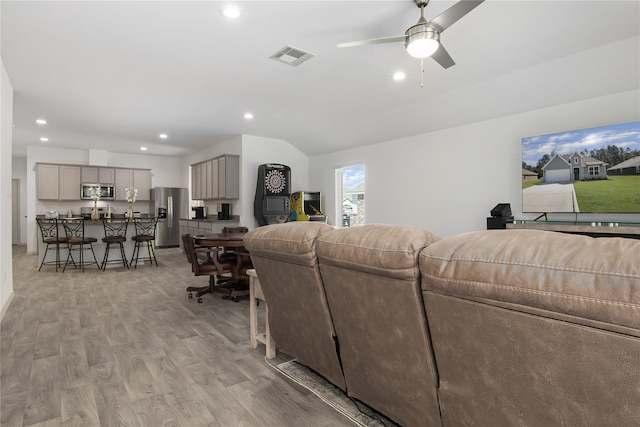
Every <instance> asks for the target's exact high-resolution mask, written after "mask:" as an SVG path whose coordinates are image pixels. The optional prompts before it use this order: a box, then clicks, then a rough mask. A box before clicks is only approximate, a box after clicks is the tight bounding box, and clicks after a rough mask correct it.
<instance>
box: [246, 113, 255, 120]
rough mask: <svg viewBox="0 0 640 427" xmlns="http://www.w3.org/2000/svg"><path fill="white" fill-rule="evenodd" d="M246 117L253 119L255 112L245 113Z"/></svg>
mask: <svg viewBox="0 0 640 427" xmlns="http://www.w3.org/2000/svg"><path fill="white" fill-rule="evenodd" d="M244 118H245V119H247V120H251V119H253V114H251V113H244Z"/></svg>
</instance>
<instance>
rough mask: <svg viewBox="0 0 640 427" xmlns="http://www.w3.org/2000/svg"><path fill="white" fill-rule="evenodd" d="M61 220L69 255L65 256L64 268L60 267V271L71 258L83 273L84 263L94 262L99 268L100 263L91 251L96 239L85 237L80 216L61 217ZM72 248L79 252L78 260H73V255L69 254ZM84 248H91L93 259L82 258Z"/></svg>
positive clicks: (65, 267)
mask: <svg viewBox="0 0 640 427" xmlns="http://www.w3.org/2000/svg"><path fill="white" fill-rule="evenodd" d="M61 222H62V226H63V227H64V232H65V234H66V236H67V247H68V248H69V255H68V256H67V261H66V262H65V263H64V268H63V269H62V271H63V272H64V271H65V270H66V269H67V265H69V259H71V261H72V262H73V265H74V266H75V267H76V268H77V267H78V266H79V267H80V268H82V272H83V273H84V267H85V266H86V265H91V264H95V265H96V266H97V267H98V268H100V264H99V263H98V259H97V258H96V254H95V252H94V251H93V243H95V242H97V241H98V239H96V238H95V237H86V236H85V235H84V220H83V219H81V218H74V219H62V220H61ZM73 250H77V251H78V252H79V261H78V262H75V261H74V258H73V256H72V255H71V251H73ZM85 250H91V254H92V255H93V261H85V260H84V251H85Z"/></svg>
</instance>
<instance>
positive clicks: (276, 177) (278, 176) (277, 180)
mask: <svg viewBox="0 0 640 427" xmlns="http://www.w3.org/2000/svg"><path fill="white" fill-rule="evenodd" d="M266 178H267V179H266V185H267V190H269V191H270V192H272V193H280V192H281V191H282V190H284V188H285V184H286V183H285V178H284V174H283V173H282V172H280V171H279V170H275V169H272V170H270V171H269V172H268V173H267V177H266Z"/></svg>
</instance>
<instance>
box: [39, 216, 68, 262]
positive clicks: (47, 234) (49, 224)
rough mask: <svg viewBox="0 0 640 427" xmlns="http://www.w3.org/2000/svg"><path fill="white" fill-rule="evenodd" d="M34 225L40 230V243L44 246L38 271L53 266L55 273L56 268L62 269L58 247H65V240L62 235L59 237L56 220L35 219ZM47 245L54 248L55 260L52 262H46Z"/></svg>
mask: <svg viewBox="0 0 640 427" xmlns="http://www.w3.org/2000/svg"><path fill="white" fill-rule="evenodd" d="M36 223H37V224H38V227H39V228H40V235H41V236H42V243H43V244H45V245H46V246H45V249H44V255H43V256H42V262H41V263H40V267H38V271H40V270H41V269H42V266H43V265H55V266H56V271H58V268H60V267H62V262H61V261H60V246H61V245H63V247H66V243H67V238H66V237H65V236H64V235H62V236H60V234H59V232H58V219H57V218H46V219H45V218H36ZM49 245H55V246H56V249H55V251H56V259H55V260H54V261H46V259H47V253H48V252H49Z"/></svg>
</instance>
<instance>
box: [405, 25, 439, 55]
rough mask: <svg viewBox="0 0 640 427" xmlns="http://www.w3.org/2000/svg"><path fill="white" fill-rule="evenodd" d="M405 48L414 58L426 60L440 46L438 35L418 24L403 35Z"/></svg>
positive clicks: (425, 26)
mask: <svg viewBox="0 0 640 427" xmlns="http://www.w3.org/2000/svg"><path fill="white" fill-rule="evenodd" d="M405 37H406V38H405V47H406V48H407V52H409V55H411V56H413V57H414V58H427V57H429V56H431V55H433V54H434V53H435V51H436V50H438V47H439V46H440V34H438V32H437V31H436V30H434V29H433V28H431V27H429V26H427V25H424V24H418V25H414V26H413V27H411V28H409V29H408V30H407V32H406V33H405Z"/></svg>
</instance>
